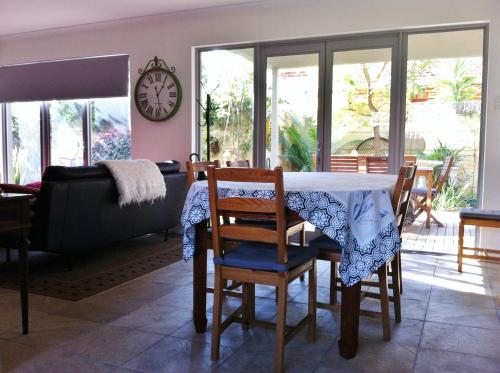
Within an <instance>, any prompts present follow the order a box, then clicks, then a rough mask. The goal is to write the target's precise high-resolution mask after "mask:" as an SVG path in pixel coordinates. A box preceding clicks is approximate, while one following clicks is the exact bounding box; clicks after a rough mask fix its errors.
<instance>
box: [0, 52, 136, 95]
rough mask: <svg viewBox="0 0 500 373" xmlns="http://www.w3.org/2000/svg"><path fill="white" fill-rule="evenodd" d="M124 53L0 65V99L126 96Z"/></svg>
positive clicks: (127, 78) (125, 58)
mask: <svg viewBox="0 0 500 373" xmlns="http://www.w3.org/2000/svg"><path fill="white" fill-rule="evenodd" d="M128 87H129V65H128V56H127V55H117V56H106V57H91V58H78V59H71V60H57V61H47V62H38V63H29V64H22V65H9V66H0V102H23V101H24V102H26V101H49V100H74V99H86V98H106V97H124V96H127V95H128Z"/></svg>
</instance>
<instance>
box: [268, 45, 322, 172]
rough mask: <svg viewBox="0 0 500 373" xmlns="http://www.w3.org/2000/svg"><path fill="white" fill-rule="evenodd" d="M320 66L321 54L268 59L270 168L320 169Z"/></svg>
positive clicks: (286, 169)
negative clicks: (318, 160)
mask: <svg viewBox="0 0 500 373" xmlns="http://www.w3.org/2000/svg"><path fill="white" fill-rule="evenodd" d="M318 66H319V56H318V54H317V53H311V54H302V55H292V56H277V57H269V58H268V59H267V79H266V81H267V97H266V158H267V165H266V166H268V167H271V168H273V167H276V166H282V167H283V169H284V170H285V171H314V170H316V144H317V126H318V122H317V120H318V118H317V115H318V69H319V67H318Z"/></svg>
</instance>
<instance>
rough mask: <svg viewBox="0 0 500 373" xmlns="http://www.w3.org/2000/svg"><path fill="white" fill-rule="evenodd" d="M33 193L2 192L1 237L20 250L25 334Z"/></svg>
mask: <svg viewBox="0 0 500 373" xmlns="http://www.w3.org/2000/svg"><path fill="white" fill-rule="evenodd" d="M32 198H33V195H31V194H12V193H5V194H0V238H6V239H7V241H8V244H9V246H8V248H9V249H10V248H12V249H17V250H18V251H19V279H20V293H21V314H22V327H23V334H28V248H29V241H28V234H29V229H30V204H29V202H30V199H32Z"/></svg>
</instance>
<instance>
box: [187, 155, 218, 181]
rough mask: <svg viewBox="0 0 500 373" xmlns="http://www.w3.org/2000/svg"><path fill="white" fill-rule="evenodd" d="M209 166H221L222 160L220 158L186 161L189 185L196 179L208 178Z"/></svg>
mask: <svg viewBox="0 0 500 373" xmlns="http://www.w3.org/2000/svg"><path fill="white" fill-rule="evenodd" d="M208 166H214V167H220V162H219V161H218V160H215V161H212V162H210V161H209V162H193V161H187V162H186V170H187V184H188V187H190V186H191V184H193V183H194V182H195V181H200V180H206V179H207V170H208Z"/></svg>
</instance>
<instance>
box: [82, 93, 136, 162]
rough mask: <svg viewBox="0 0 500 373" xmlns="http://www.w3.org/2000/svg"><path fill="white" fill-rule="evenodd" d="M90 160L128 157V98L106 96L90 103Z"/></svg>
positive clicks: (129, 152)
mask: <svg viewBox="0 0 500 373" xmlns="http://www.w3.org/2000/svg"><path fill="white" fill-rule="evenodd" d="M90 128H91V136H90V142H91V149H90V150H91V162H92V163H95V162H97V161H101V160H106V159H130V157H131V139H130V120H129V99H128V97H124V98H108V99H101V100H93V101H91V103H90Z"/></svg>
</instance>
